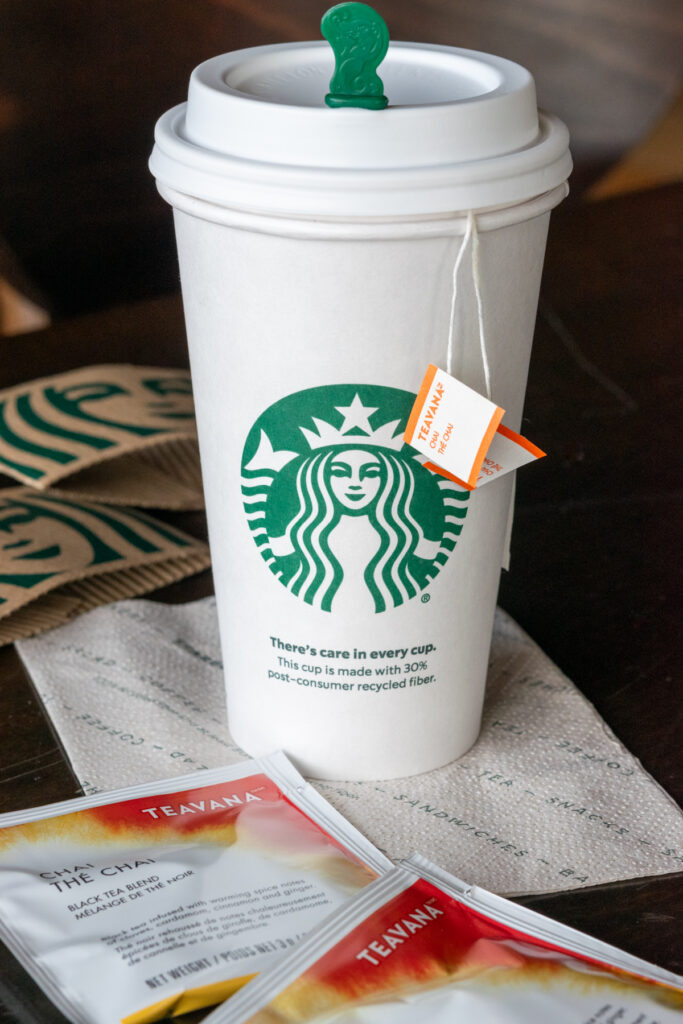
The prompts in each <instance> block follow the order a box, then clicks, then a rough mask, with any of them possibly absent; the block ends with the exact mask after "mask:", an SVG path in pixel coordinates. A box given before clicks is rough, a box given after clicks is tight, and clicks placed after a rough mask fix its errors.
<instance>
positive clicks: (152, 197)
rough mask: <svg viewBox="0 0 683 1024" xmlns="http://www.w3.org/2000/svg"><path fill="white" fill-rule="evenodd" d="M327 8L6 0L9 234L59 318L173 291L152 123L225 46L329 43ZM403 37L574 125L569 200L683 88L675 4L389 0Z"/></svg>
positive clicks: (2, 98)
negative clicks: (484, 59)
mask: <svg viewBox="0 0 683 1024" xmlns="http://www.w3.org/2000/svg"><path fill="white" fill-rule="evenodd" d="M326 6H328V4H327V3H326V2H324V0H322V2H321V0H294V2H291V0H289V2H287V3H285V2H284V0H0V182H1V183H2V184H1V187H0V237H2V236H3V235H4V236H5V238H6V240H7V242H8V243H9V245H10V247H11V248H12V249H13V250H14V252H15V253H16V255H17V257H18V259H19V262H20V265H21V266H22V267H23V269H24V270H25V271H26V273H27V274H28V275H29V276H30V277H31V278H32V279H33V281H34V282H35V284H36V285H37V286H38V289H39V290H40V291H42V293H43V294H44V298H45V302H46V303H47V304H48V306H49V308H50V309H51V310H52V312H53V313H54V314H55V315H57V316H65V315H74V314H78V313H82V312H85V311H88V310H94V309H101V308H104V307H106V306H108V305H113V304H114V303H116V302H122V301H132V300H134V299H136V298H148V297H150V296H151V295H159V294H162V293H165V292H168V291H170V290H171V289H173V288H174V287H175V286H176V283H177V271H176V260H175V250H174V244H173V237H172V230H171V219H170V218H169V216H168V210H167V208H166V205H165V204H164V203H163V202H162V200H161V199H160V198H159V196H158V195H157V194H156V191H155V187H154V183H153V181H152V178H151V176H150V174H149V172H148V170H147V159H148V156H149V153H150V150H151V147H152V133H153V127H154V123H155V121H156V120H157V118H158V117H159V116H160V115H161V114H162V113H163V112H164V111H165V110H167V109H168V108H169V107H171V106H173V105H174V104H176V103H180V102H182V100H183V99H184V98H185V96H186V93H187V82H188V78H189V75H190V72H191V70H192V68H193V67H194V66H195V65H196V64H198V63H199V62H200V61H202V60H206V59H207V58H208V57H212V56H214V55H215V54H216V53H221V52H225V51H227V50H234V49H238V48H240V47H245V46H253V45H258V44H263V43H274V42H280V41H293V40H300V39H319V38H320V32H319V22H320V16H321V14H322V13H323V11H324V10H325V8H326ZM377 7H378V10H379V11H380V12H381V13H382V14H383V15H384V17H385V18H386V21H387V22H388V25H389V29H390V33H391V36H392V38H394V39H398V40H401V39H411V40H417V41H422V42H432V43H434V42H437V43H444V44H450V45H453V46H462V47H466V48H471V49H475V50H485V51H488V52H490V53H496V54H499V55H500V56H503V57H507V58H510V59H511V60H515V61H518V62H519V63H521V64H523V65H524V66H525V67H527V68H529V69H530V70H531V72H532V73H533V74H534V76H535V79H536V83H537V90H538V98H539V103H540V105H541V106H542V107H544V108H546V109H548V110H551V111H553V112H554V113H556V114H557V115H558V116H560V117H561V118H563V119H564V120H565V121H566V123H567V125H568V126H569V129H570V132H571V135H572V150H573V154H574V158H575V161H576V171H575V174H574V178H573V196H572V197H571V198H570V200H569V202H570V203H571V202H573V201H575V199H576V197H577V196H578V195H579V194H580V193H581V191H582V188H583V186H585V185H587V184H589V183H590V182H591V181H593V180H595V178H596V177H597V176H598V175H599V174H600V173H601V172H602V171H603V170H604V169H605V168H606V167H607V166H609V165H610V164H612V163H614V162H615V161H616V160H617V159H618V158H619V157H620V156H621V155H622V154H623V153H624V152H626V151H627V150H628V149H629V148H630V147H631V146H633V145H634V144H635V143H636V142H638V141H640V139H641V138H642V137H643V136H644V135H645V134H646V133H647V132H648V131H649V130H650V128H651V127H652V126H653V125H654V124H655V123H656V121H657V119H658V118H659V117H661V115H662V114H663V113H664V111H665V110H666V108H667V106H668V104H669V103H670V102H671V101H672V99H673V98H674V97H675V95H676V92H677V90H678V89H679V88H680V53H681V47H682V46H683V18H681V9H680V0H647V3H643V0H597V2H593V3H591V2H587V0H514V2H511V0H391V2H388V0H386V2H384V3H381V2H378V3H377Z"/></svg>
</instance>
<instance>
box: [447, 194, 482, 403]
mask: <svg viewBox="0 0 683 1024" xmlns="http://www.w3.org/2000/svg"><path fill="white" fill-rule="evenodd" d="M470 243H471V245H472V282H473V284H474V294H475V297H476V300H477V321H478V328H479V348H480V349H481V362H482V366H483V369H484V383H485V385H486V397H487V398H488V399H489V401H491V369H490V367H489V357H488V353H487V351H486V334H485V331H484V307H483V303H482V299H481V271H480V264H479V232H478V231H477V222H476V218H475V216H474V213H473V212H472V211H471V210H470V212H469V213H468V215H467V230H466V231H465V234H464V237H463V240H462V242H461V243H460V248H459V249H458V255H457V256H456V257H455V263H454V265H453V289H452V291H451V315H450V320H449V324H448V348H447V351H446V372H447V373H448V374H452V373H453V334H454V330H455V307H456V301H457V296H458V278H459V275H460V265H461V264H462V261H463V258H464V256H465V252H466V251H467V246H468V245H469V244H470Z"/></svg>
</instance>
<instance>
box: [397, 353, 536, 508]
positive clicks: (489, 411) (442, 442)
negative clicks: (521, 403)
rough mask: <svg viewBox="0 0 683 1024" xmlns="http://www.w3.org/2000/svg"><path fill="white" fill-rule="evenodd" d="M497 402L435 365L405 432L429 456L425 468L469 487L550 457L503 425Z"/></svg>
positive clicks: (419, 393)
mask: <svg viewBox="0 0 683 1024" xmlns="http://www.w3.org/2000/svg"><path fill="white" fill-rule="evenodd" d="M504 413H505V410H504V409H501V407H500V406H499V405H496V404H495V402H492V401H490V400H489V399H488V398H485V397H484V396H483V395H480V394H479V393H478V392H477V391H474V390H473V388H470V387H468V386H467V385H466V384H463V383H462V381H459V380H456V378H455V377H451V376H450V374H448V373H445V371H443V370H440V369H439V368H438V367H437V366H434V365H433V364H430V366H429V368H428V370H427V373H426V374H425V378H424V380H423V381H422V385H421V386H420V390H419V392H418V395H417V398H416V399H415V404H414V406H413V408H412V411H411V413H410V417H409V419H408V426H407V427H406V432H405V435H404V440H405V442H406V444H409V445H410V446H411V447H412V448H415V449H416V450H417V451H419V452H421V453H422V454H423V455H426V456H427V458H428V459H429V461H428V462H426V463H424V466H425V468H426V469H429V470H431V471H432V472H433V473H437V474H439V475H440V476H445V477H448V478H449V479H450V480H453V481H454V482H455V483H458V484H460V485H461V486H462V487H465V488H466V489H467V490H469V491H473V490H474V489H475V488H476V487H481V486H483V485H484V484H486V483H489V482H490V481H491V480H495V479H496V478H497V477H499V476H503V475H504V474H505V473H509V472H511V471H512V470H513V469H519V467H520V466H524V465H526V463H528V462H533V461H535V460H536V459H540V458H542V457H543V456H544V455H545V452H543V451H541V449H540V448H537V447H536V445H534V444H532V443H531V442H530V441H527V439H526V438H524V437H522V436H521V434H517V433H515V431H514V430H510V429H509V427H504V426H502V425H501V422H500V421H501V420H502V418H503V415H504Z"/></svg>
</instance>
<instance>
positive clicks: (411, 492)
mask: <svg viewBox="0 0 683 1024" xmlns="http://www.w3.org/2000/svg"><path fill="white" fill-rule="evenodd" d="M352 6H353V5H352ZM346 10H347V11H350V9H346ZM349 17H350V18H351V19H352V21H353V18H354V17H355V15H354V14H353V11H350V14H349ZM351 27H353V26H351ZM333 68H334V59H333V55H332V52H331V50H330V49H329V47H328V45H327V43H326V42H304V43H292V44H285V45H275V46H265V47H256V48H254V49H248V50H240V51H237V52H234V53H227V54H223V55H222V56H219V57H215V58H213V59H211V60H209V61H207V62H206V63H204V64H201V65H200V66H199V67H198V68H196V69H195V71H194V72H193V73H192V76H191V79H190V85H189V94H188V101H187V103H186V104H182V105H180V106H178V107H175V108H174V109H172V110H170V111H169V112H168V113H167V114H165V115H164V116H163V117H162V118H161V119H160V121H159V122H158V124H157V126H156V133H155V139H156V145H155V148H154V152H153V154H152V157H151V163H150V166H151V169H152V172H153V174H154V175H155V177H156V179H157V186H158V188H159V190H160V192H161V194H162V195H163V196H164V197H165V198H166V199H167V200H168V201H169V202H170V203H171V204H172V206H173V208H174V218H175V228H176V237H177V242H178V253H179V260H180V272H181V282H182V290H183V303H184V309H185V319H186V324H187V331H188V340H189V347H190V361H191V369H192V381H193V390H194V395H195V403H196V413H197V426H198V434H199V444H200V451H201V456H202V469H203V475H204V486H205V495H206V503H207V515H208V522H209V541H210V544H211V548H212V563H213V568H214V574H215V583H216V597H217V601H218V612H219V621H220V629H221V642H222V648H223V652H224V658H225V661H226V665H227V673H226V687H227V703H228V713H229V717H230V723H231V729H232V732H233V735H234V738H235V740H236V741H237V743H239V744H240V746H241V747H243V748H244V749H245V750H246V751H248V752H249V753H250V754H252V755H255V754H261V753H265V752H267V751H269V750H271V749H273V748H279V747H282V748H283V749H285V750H286V751H287V752H288V753H290V754H291V755H292V756H293V757H295V758H296V760H297V762H298V763H299V764H300V765H301V766H302V767H303V768H304V770H305V771H306V772H307V773H308V774H310V775H313V776H316V777H319V778H354V779H378V778H385V779H386V778H391V777H396V776H405V775H410V774H414V773H418V772H424V771H427V770H430V769H433V768H435V767H437V766H439V765H443V764H445V763H447V762H449V761H451V760H452V759H454V758H456V757H458V756H459V755H461V754H463V753H464V752H465V751H466V750H467V749H468V748H469V747H470V746H471V745H472V743H473V742H474V741H475V739H476V737H477V734H478V731H479V725H480V718H481V709H482V702H483V696H484V685H485V678H486V665H487V658H488V652H489V646H490V642H491V629H492V622H493V614H494V608H495V601H496V592H497V588H498V579H499V573H500V566H501V559H502V555H503V547H504V543H505V536H506V528H507V523H508V513H509V507H510V497H511V490H512V476H511V475H510V474H509V475H508V476H507V477H506V478H504V479H501V480H500V481H498V482H496V485H495V486H491V487H484V488H482V489H481V490H480V491H475V492H474V493H472V494H470V493H469V492H467V491H465V490H464V489H463V488H459V487H458V486H457V485H455V484H453V482H452V481H450V480H447V479H444V478H439V477H436V476H434V475H433V474H431V473H430V472H429V471H428V470H426V469H425V468H424V467H423V466H422V465H421V463H420V461H419V459H418V458H416V453H415V452H414V451H413V450H412V449H410V448H409V447H408V446H407V445H405V444H404V443H403V433H404V431H405V428H406V424H407V420H408V416H409V413H410V410H411V408H412V406H413V403H414V401H415V394H416V391H417V389H418V388H419V385H420V381H421V380H422V377H423V375H424V371H425V367H426V366H428V365H429V364H430V363H434V364H437V365H439V364H443V363H444V361H445V356H446V351H447V346H448V339H449V323H450V321H451V316H450V313H451V297H452V292H453V270H454V264H455V261H456V259H457V256H458V253H459V252H460V251H461V248H462V246H463V238H464V237H465V233H466V230H467V226H468V223H469V221H470V218H469V212H470V211H475V219H476V230H477V237H478V239H479V243H478V245H479V248H478V257H479V270H480V273H479V277H478V280H479V282H480V293H481V299H482V310H483V318H484V321H485V325H486V342H487V351H488V366H489V370H490V379H491V386H492V400H493V401H494V403H495V404H496V405H498V406H501V407H502V408H504V409H505V410H506V415H507V422H508V423H509V425H510V427H511V428H512V429H517V428H518V427H519V424H520V421H521V415H522V405H523V400H524V390H525V385H526V377H527V366H528V361H529V353H530V348H531V338H532V334H533V327H534V320H535V314H536V305H537V298H538V289H539V282H540V275H541V265H542V262H543V255H544V247H545V239H546V233H547V227H548V219H549V215H550V210H551V209H552V208H553V207H554V206H556V205H557V204H558V203H559V202H560V201H561V200H562V198H563V197H564V196H565V194H566V178H567V175H568V174H569V171H570V168H571V161H570V157H569V153H568V149H567V144H568V137H567V132H566V129H565V128H564V126H563V125H562V124H561V123H560V122H559V121H558V120H556V119H555V118H553V117H550V116H546V115H544V114H539V113H538V111H537V107H536V97H535V89H534V84H533V80H532V78H531V75H530V74H529V73H528V72H527V71H525V70H524V69H523V68H521V67H519V66H518V65H516V64H513V63H511V62H510V61H507V60H503V59H501V58H499V57H494V56H491V55H489V54H484V53H476V52H473V51H468V50H460V49H454V48H451V47H446V46H429V45H423V44H417V43H391V44H390V45H389V49H388V52H387V55H386V58H385V59H384V61H383V62H382V64H381V67H380V69H379V70H380V75H381V79H382V82H383V83H384V90H383V93H384V94H385V95H386V96H387V97H388V100H389V106H388V107H387V108H386V109H384V110H366V109H356V108H353V107H347V108H344V109H330V108H328V107H327V106H326V103H325V96H326V94H327V93H328V92H329V91H330V89H329V82H330V78H331V76H332V72H333ZM332 91H333V92H334V90H332ZM471 253H472V250H471V249H468V251H467V253H466V255H465V257H464V258H465V259H472V255H471ZM461 276H462V281H461V285H460V286H459V288H458V296H457V302H456V308H455V316H454V318H453V320H454V335H453V336H454V344H453V349H454V353H453V355H454V358H453V368H452V369H453V373H454V375H455V376H456V377H457V378H458V379H459V380H462V381H463V382H464V383H465V384H467V385H468V386H470V387H473V388H478V389H479V390H481V388H482V358H481V350H480V344H479V331H478V313H477V299H476V295H475V294H474V290H473V279H472V275H471V274H463V275H461ZM299 676H301V677H303V678H306V679H307V680H309V683H308V685H306V686H301V685H298V684H297V682H296V679H297V677H299ZM378 683H381V684H382V685H381V687H380V688H379V689H378Z"/></svg>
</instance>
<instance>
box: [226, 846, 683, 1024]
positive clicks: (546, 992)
mask: <svg viewBox="0 0 683 1024" xmlns="http://www.w3.org/2000/svg"><path fill="white" fill-rule="evenodd" d="M682 986H683V978H681V977H679V976H678V975H675V974H672V973H670V972H669V971H665V970H661V969H660V968H658V967H654V966H653V965H652V964H648V963H646V962H645V961H644V960H639V959H638V958H637V957H634V956H630V955H629V954H628V953H624V952H622V951H621V950H619V949H617V948H616V947H614V946H610V945H608V944H607V943H605V942H600V941H598V940H597V939H593V938H591V937H590V936H588V935H585V934H583V933H582V932H580V931H577V930H576V929H574V928H568V927H567V926H566V925H563V924H559V923H558V922H556V921H552V920H550V918H547V917H543V916H542V915H541V914H537V913H535V912H534V911H532V910H528V909H526V908H525V907H520V906H518V905H517V904H515V903H512V902H510V901H509V900H506V899H503V898H502V897H500V896H495V895H493V894H492V893H490V892H487V891H486V890H485V889H480V888H478V887H477V886H470V885H467V884H466V883H465V882H461V881H460V880H459V879H457V878H455V877H454V876H453V875H449V874H448V873H447V872H445V871H443V870H441V869H440V868H438V867H436V866H435V865H434V864H431V863H430V862H429V861H427V860H426V859H425V858H424V857H419V856H416V855H414V856H413V857H411V858H410V859H409V860H407V861H403V862H402V864H401V865H400V866H398V867H396V868H394V869H393V870H392V871H390V872H388V873H387V874H386V875H384V876H383V877H382V878H380V879H379V880H378V881H377V882H375V883H373V884H372V885H371V886H369V887H368V888H367V889H365V890H364V891H363V892H362V893H359V894H358V895H357V896H356V897H355V898H354V899H353V900H352V901H351V902H350V903H348V904H347V905H346V906H345V907H342V908H341V909H340V910H338V911H336V912H335V913H333V914H331V915H330V916H329V917H328V918H327V919H326V920H325V922H324V923H322V924H321V925H320V926H319V927H318V928H316V929H315V930H314V931H313V932H311V934H310V935H309V936H308V937H307V938H306V939H304V940H303V942H301V943H300V945H299V946H297V948H296V949H295V950H293V951H292V952H291V953H290V954H288V955H287V956H286V957H285V958H283V959H282V960H281V961H280V962H279V963H278V964H276V965H275V966H274V967H273V968H272V969H270V970H268V971H267V972H264V973H263V974H262V975H261V976H260V977H259V978H257V979H256V980H255V981H254V982H252V983H250V984H249V985H247V986H246V988H244V989H243V990H242V991H241V992H240V993H238V994H237V995H236V996H235V997H234V999H231V1000H229V1002H227V1003H226V1004H225V1005H224V1006H222V1007H220V1008H219V1009H218V1010H216V1011H215V1012H214V1013H212V1014H210V1015H209V1017H207V1018H206V1021H207V1024H208V1022H211V1024H426V1022H429V1024H454V1022H455V1021H467V1022H471V1021H476V1022H477V1024H548V1022H549V1021H552V1022H553V1024H615V1022H617V1021H619V1022H621V1024H674V1022H676V1024H680V1020H681V1012H682V1011H683V988H682Z"/></svg>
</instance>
